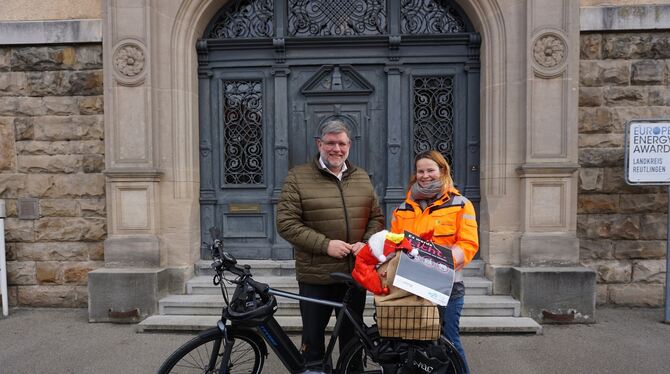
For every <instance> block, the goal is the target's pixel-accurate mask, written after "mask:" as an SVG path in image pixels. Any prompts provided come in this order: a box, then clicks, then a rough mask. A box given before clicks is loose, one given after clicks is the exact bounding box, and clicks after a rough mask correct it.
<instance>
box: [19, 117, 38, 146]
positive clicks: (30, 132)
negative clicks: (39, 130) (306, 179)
mask: <svg viewBox="0 0 670 374" xmlns="http://www.w3.org/2000/svg"><path fill="white" fill-rule="evenodd" d="M14 136H15V138H16V140H17V141H19V140H32V139H34V138H35V126H34V121H33V119H32V118H29V117H18V118H15V119H14Z"/></svg>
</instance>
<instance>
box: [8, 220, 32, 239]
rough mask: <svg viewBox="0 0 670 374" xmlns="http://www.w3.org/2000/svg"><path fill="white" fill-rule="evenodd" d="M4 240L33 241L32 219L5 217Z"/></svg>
mask: <svg viewBox="0 0 670 374" xmlns="http://www.w3.org/2000/svg"><path fill="white" fill-rule="evenodd" d="M5 240H6V241H8V242H33V241H35V231H34V225H33V221H32V220H21V219H18V218H6V219H5Z"/></svg>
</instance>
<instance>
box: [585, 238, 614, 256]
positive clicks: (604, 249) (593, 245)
mask: <svg viewBox="0 0 670 374" xmlns="http://www.w3.org/2000/svg"><path fill="white" fill-rule="evenodd" d="M614 243H615V242H613V241H611V240H607V239H595V240H594V239H582V240H580V241H579V249H580V252H579V255H580V258H581V259H592V260H612V259H614V256H613V251H614Z"/></svg>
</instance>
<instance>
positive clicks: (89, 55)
mask: <svg viewBox="0 0 670 374" xmlns="http://www.w3.org/2000/svg"><path fill="white" fill-rule="evenodd" d="M75 53H76V56H75V60H76V63H75V65H74V68H75V69H77V70H91V69H102V46H100V45H81V46H77V48H76V52H75Z"/></svg>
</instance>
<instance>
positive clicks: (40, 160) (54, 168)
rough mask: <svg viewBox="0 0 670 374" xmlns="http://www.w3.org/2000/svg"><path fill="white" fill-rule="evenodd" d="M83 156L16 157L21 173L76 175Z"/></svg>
mask: <svg viewBox="0 0 670 374" xmlns="http://www.w3.org/2000/svg"><path fill="white" fill-rule="evenodd" d="M82 165H83V156H80V155H56V156H22V155H20V156H19V157H18V171H19V172H21V173H67V174H69V173H76V172H78V171H80V170H81V169H82Z"/></svg>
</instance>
